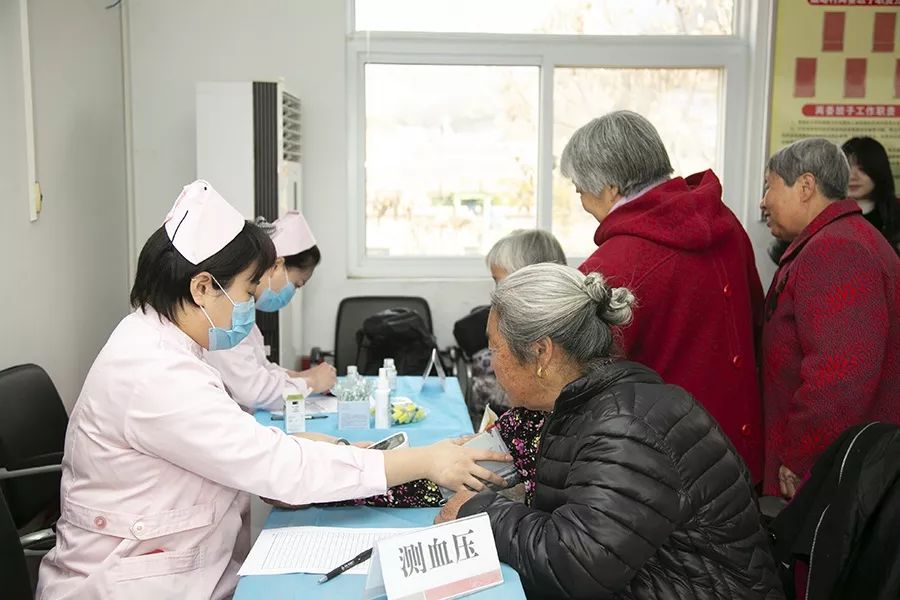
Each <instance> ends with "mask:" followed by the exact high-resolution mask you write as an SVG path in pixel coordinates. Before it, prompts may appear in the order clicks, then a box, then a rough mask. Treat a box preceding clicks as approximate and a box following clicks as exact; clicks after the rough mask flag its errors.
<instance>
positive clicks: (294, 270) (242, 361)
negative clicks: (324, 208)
mask: <svg viewBox="0 0 900 600" xmlns="http://www.w3.org/2000/svg"><path fill="white" fill-rule="evenodd" d="M258 224H259V223H258ZM260 227H261V228H262V229H263V231H267V232H268V233H269V235H270V237H271V238H272V243H273V244H274V245H275V253H276V254H277V255H278V258H277V259H276V260H275V264H274V265H273V266H272V268H271V269H269V270H268V271H266V273H265V274H264V275H263V276H262V280H261V281H260V285H258V286H257V287H256V293H255V294H254V299H255V301H256V310H260V311H263V312H276V311H279V310H281V309H283V308H285V307H287V306H288V304H289V303H290V301H291V299H292V298H293V297H294V293H295V292H296V290H298V289H300V288H302V287H303V286H304V285H306V282H307V281H309V279H310V278H311V277H312V275H313V272H314V271H315V269H316V267H317V266H318V264H319V261H320V260H321V259H322V255H321V253H320V252H319V247H318V246H316V239H315V238H314V237H313V234H312V231H311V230H310V228H309V225H308V224H307V222H306V219H304V218H303V215H302V214H300V213H299V212H297V211H291V212H288V213H287V214H285V215H284V216H283V217H281V218H280V219H278V220H277V221H275V222H274V223H272V224H268V223H264V224H260ZM204 357H205V358H206V361H207V362H208V363H209V364H211V365H212V366H214V367H215V368H216V369H218V371H219V373H220V374H221V375H222V381H224V382H225V387H226V388H227V389H228V392H229V393H230V394H231V396H232V398H234V399H235V400H237V402H238V404H240V405H241V406H244V407H246V408H249V409H251V410H257V409H264V410H281V409H282V408H283V404H282V402H283V398H284V393H285V392H287V393H291V392H299V393H302V394H303V395H306V394H308V393H309V392H324V391H326V390H330V389H331V388H332V387H334V384H335V379H336V377H335V370H334V367H332V366H331V365H329V364H327V363H322V364H319V365H316V366H315V367H313V368H312V369H307V370H306V371H300V372H297V371H291V370H289V369H285V368H283V367H282V366H280V365H278V364H275V363H273V362H271V361H270V360H269V359H268V357H267V356H266V350H265V342H264V341H263V335H262V332H261V331H260V330H259V327H257V326H255V325H254V326H253V329H252V330H251V331H250V335H248V336H247V339H245V340H244V341H242V342H241V343H239V344H238V345H237V346H235V347H234V348H232V349H230V350H223V351H221V352H208V351H207V352H205V353H204Z"/></svg>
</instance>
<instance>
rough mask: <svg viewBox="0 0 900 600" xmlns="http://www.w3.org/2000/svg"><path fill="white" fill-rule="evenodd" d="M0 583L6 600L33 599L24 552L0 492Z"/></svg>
mask: <svg viewBox="0 0 900 600" xmlns="http://www.w3.org/2000/svg"><path fill="white" fill-rule="evenodd" d="M0 585H2V586H3V597H4V598H6V599H7V600H33V598H34V595H33V594H32V592H31V579H30V577H29V574H28V565H27V563H26V562H25V553H24V552H23V551H22V545H21V544H20V543H19V534H18V532H17V531H16V524H15V523H13V520H12V516H11V515H10V514H9V508H8V507H7V506H6V500H5V499H4V498H3V494H0Z"/></svg>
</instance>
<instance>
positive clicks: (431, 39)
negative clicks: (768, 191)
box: [346, 0, 771, 279]
mask: <svg viewBox="0 0 900 600" xmlns="http://www.w3.org/2000/svg"><path fill="white" fill-rule="evenodd" d="M346 1H347V2H348V11H347V14H348V23H347V31H348V34H347V53H346V76H347V98H348V103H347V124H348V127H347V134H348V135H347V142H348V153H347V174H348V178H347V182H348V190H347V191H348V195H347V198H348V204H349V206H348V208H349V210H348V229H347V230H348V232H349V235H348V236H347V237H348V274H349V276H350V277H353V278H402V279H416V278H429V279H434V278H451V279H463V278H465V279H470V278H472V277H483V276H484V275H485V266H484V257H429V258H425V257H373V256H366V207H365V203H366V197H365V193H366V188H365V168H364V165H365V149H366V140H365V136H366V128H365V110H366V102H365V80H364V77H365V66H366V64H370V63H375V64H434V65H504V66H507V65H514V66H535V67H538V68H539V83H538V86H539V87H538V95H539V98H538V111H539V112H538V118H539V123H538V149H537V150H538V155H537V158H538V162H537V182H536V183H537V185H536V191H537V198H536V199H535V201H536V214H537V223H536V225H537V226H538V227H540V228H543V229H548V230H551V231H552V196H553V194H552V184H553V108H554V107H553V91H554V74H555V68H556V67H565V68H568V67H572V68H712V69H720V70H721V75H720V88H719V89H720V95H719V107H718V113H719V122H720V123H721V127H720V129H719V140H718V144H717V145H718V151H717V163H718V165H719V168H718V175H719V176H720V177H721V178H722V181H723V187H724V200H725V203H726V204H727V205H728V206H729V207H730V208H731V209H732V211H734V213H735V214H736V215H737V216H738V218H739V219H741V220H742V221H743V222H744V224H745V225H746V224H747V220H748V219H749V218H750V215H751V214H754V215H755V211H751V210H750V203H749V202H747V201H746V198H747V197H748V192H749V191H750V189H752V188H758V187H759V186H758V185H753V183H752V182H751V179H750V177H749V174H750V173H752V170H751V169H753V168H754V165H756V164H759V163H760V162H761V160H762V159H761V158H759V160H748V156H750V155H752V154H753V153H754V149H757V151H758V147H759V146H760V145H759V144H756V143H755V142H753V141H752V135H751V133H752V132H754V124H755V123H760V122H761V123H764V122H765V116H764V111H765V107H764V106H759V105H761V104H765V102H764V101H761V100H759V98H760V96H761V95H764V93H765V90H766V88H767V83H768V82H767V81H756V79H760V77H765V75H764V74H765V72H766V71H765V70H764V66H765V65H763V69H760V65H759V63H760V62H765V59H766V54H765V52H766V50H767V49H768V46H767V45H765V44H761V43H759V42H760V34H761V31H762V29H761V28H760V23H763V22H765V23H767V22H768V21H766V19H767V18H768V19H770V18H771V16H770V14H771V13H770V10H771V9H770V8H769V9H766V8H765V7H763V6H760V0H748V1H743V0H736V1H735V7H734V13H735V14H734V19H735V22H734V33H733V35H712V36H701V35H674V36H655V35H639V36H638V35H635V36H593V35H590V36H588V35H585V36H572V35H550V34H470V33H421V32H414V33H407V32H365V31H362V32H356V31H354V27H355V17H354V12H353V10H354V0H346ZM765 31H766V32H768V26H767V25H766V26H765ZM760 73H762V75H760ZM754 98H755V99H756V100H752V99H754ZM760 111H763V112H762V114H760ZM763 129H764V127H763ZM753 135H756V136H759V135H760V130H759V128H758V126H756V129H755V133H753ZM725 148H729V149H737V150H730V155H731V158H730V160H727V161H726V158H725ZM678 175H688V173H678ZM755 179H759V177H757V178H755ZM751 193H752V192H751ZM586 216H587V215H586ZM583 258H584V257H576V256H572V257H570V261H571V262H573V263H575V264H577V262H580V259H583Z"/></svg>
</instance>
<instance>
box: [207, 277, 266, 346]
mask: <svg viewBox="0 0 900 600" xmlns="http://www.w3.org/2000/svg"><path fill="white" fill-rule="evenodd" d="M213 281H215V282H216V285H218V286H219V289H220V290H222V293H223V294H225V297H226V298H228V301H229V302H231V305H232V306H233V307H234V308H233V309H232V311H231V329H222V328H221V327H216V326H215V324H214V323H213V321H212V319H210V318H209V315H208V314H207V312H206V310H205V309H204V308H203V307H202V306H201V307H200V310H202V311H203V314H204V315H206V320H207V321H209V325H210V327H209V351H210V352H213V351H215V350H228V349H229V348H234V347H235V346H237V345H238V344H240V343H241V341H242V340H243V339H244V338H245V337H247V336H248V335H250V330H251V329H253V325H254V324H255V323H256V309H255V307H254V303H253V296H250V299H249V300H247V301H246V302H237V303H236V302H235V301H234V300H232V299H231V296H229V295H228V292H226V291H225V288H223V287H222V286H221V285H220V284H219V282H218V281H216V278H215V277H213Z"/></svg>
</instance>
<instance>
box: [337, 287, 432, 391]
mask: <svg viewBox="0 0 900 600" xmlns="http://www.w3.org/2000/svg"><path fill="white" fill-rule="evenodd" d="M388 308H408V309H410V310H413V311H415V312H417V313H419V316H421V317H422V320H423V321H425V326H426V328H427V329H428V333H433V332H434V331H433V325H432V322H431V308H430V307H429V306H428V301H427V300H425V298H420V297H418V296H352V297H350V298H344V299H343V300H341V303H340V305H339V306H338V314H337V323H336V326H335V332H334V366H335V368H336V369H337V372H338V375H344V374H345V373H346V372H347V366H348V365H352V364H355V362H356V358H357V349H358V348H357V343H356V332H357V331H358V330H359V328H360V327H362V324H363V321H365V320H366V318H367V317H370V316H372V315H373V314H375V313H377V312H379V311H382V310H385V309H388Z"/></svg>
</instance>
